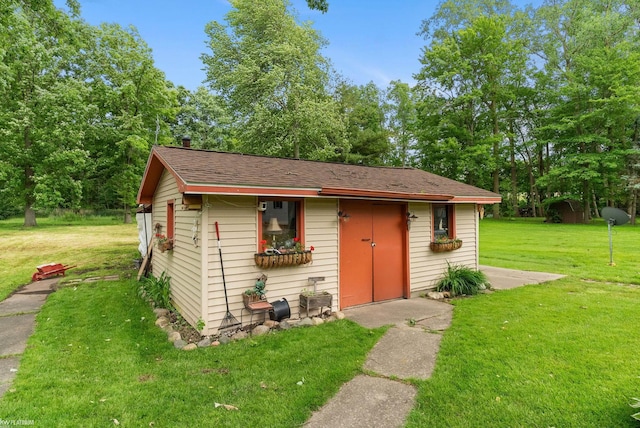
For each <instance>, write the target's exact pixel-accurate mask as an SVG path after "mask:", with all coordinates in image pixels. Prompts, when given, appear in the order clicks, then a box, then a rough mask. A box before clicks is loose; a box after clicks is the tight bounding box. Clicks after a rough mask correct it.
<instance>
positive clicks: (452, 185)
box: [138, 146, 500, 203]
mask: <svg viewBox="0 0 640 428" xmlns="http://www.w3.org/2000/svg"><path fill="white" fill-rule="evenodd" d="M163 168H166V169H168V170H169V171H170V172H171V173H172V174H173V175H174V177H175V178H176V181H177V183H178V188H179V189H180V191H181V192H183V193H212V194H215V193H222V194H224V193H227V194H253V195H273V196H277V195H281V196H287V195H289V196H294V195H298V196H323V195H326V196H343V197H349V196H351V197H355V196H358V197H371V198H393V199H406V200H414V199H415V200H433V201H438V200H440V201H442V200H451V201H456V200H459V201H466V202H480V203H495V202H499V201H500V195H497V194H495V193H493V192H489V191H487V190H483V189H480V188H477V187H474V186H470V185H467V184H464V183H460V182H458V181H455V180H450V179H448V178H444V177H440V176H438V175H435V174H431V173H429V172H426V171H422V170H419V169H415V168H392V167H369V166H361V165H350V164H343V163H328V162H319V161H308V160H300V159H283V158H273V157H266V156H256V155H246V154H238V153H224V152H214V151H208V150H194V149H187V148H182V147H170V146H156V147H154V148H153V150H152V152H151V155H150V157H149V161H148V163H147V169H146V171H145V175H144V178H143V181H142V185H141V187H140V192H139V194H138V201H139V202H146V203H148V202H150V199H151V198H152V196H153V192H154V191H155V188H156V186H157V183H158V181H159V179H160V175H161V173H162V169H163Z"/></svg>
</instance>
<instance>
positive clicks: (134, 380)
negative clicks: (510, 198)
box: [0, 219, 640, 427]
mask: <svg viewBox="0 0 640 428" xmlns="http://www.w3.org/2000/svg"><path fill="white" fill-rule="evenodd" d="M81 227H82V228H85V227H86V228H88V229H87V233H89V232H90V233H91V234H93V235H92V236H95V235H98V236H105V235H108V234H109V233H115V232H114V231H115V230H119V231H120V232H122V233H124V235H127V234H128V233H129V232H126V228H125V229H121V228H123V227H124V226H116V225H113V224H111V225H109V224H107V225H100V224H93V225H91V224H84V225H81V226H73V227H69V228H67V229H64V228H61V226H58V225H52V226H50V227H45V228H42V229H41V230H40V232H39V233H43V234H45V235H46V234H47V233H49V231H48V230H47V229H50V230H51V233H52V234H53V235H55V234H64V232H63V231H64V230H67V231H68V233H79V235H80V236H81V235H82V233H83V232H79V230H80V229H78V228H81ZM59 228H60V229H59ZM110 228H116V229H110ZM614 230H615V234H614V247H615V253H614V256H615V261H616V266H609V265H608V262H609V253H608V251H609V250H608V237H607V228H606V225H605V224H603V223H599V224H595V225H547V224H544V223H542V222H540V221H539V220H536V221H532V220H530V219H528V220H520V221H488V220H485V221H483V222H481V227H480V231H481V254H482V257H481V263H483V264H490V265H494V266H502V267H510V268H521V269H527V270H540V271H548V272H557V273H564V274H567V275H568V277H567V278H565V279H563V280H560V281H555V282H552V283H548V284H542V285H534V286H527V287H522V288H518V289H514V290H509V291H501V292H496V293H493V294H488V295H480V296H476V297H473V298H467V299H460V300H456V301H455V309H454V319H453V324H452V326H451V327H450V328H449V329H448V330H447V331H446V332H445V333H444V337H443V340H442V344H441V350H440V353H439V355H438V361H437V365H436V368H435V371H434V374H433V376H432V378H431V379H429V380H427V381H420V382H414V383H415V385H416V386H417V388H418V391H419V394H418V399H417V402H416V406H415V408H414V410H413V411H412V413H411V415H410V417H409V421H408V426H410V427H425V426H433V427H469V426H478V427H480V426H482V427H484V426H491V427H520V426H522V427H525V426H526V427H551V426H555V427H591V426H593V427H602V426H607V427H609V426H616V427H625V426H629V427H634V426H637V424H636V422H635V421H634V420H633V419H632V418H631V417H630V415H631V414H632V413H634V409H632V408H631V407H629V405H628V404H629V402H630V398H631V397H634V396H639V395H640V380H639V377H638V376H639V373H638V368H639V367H640V353H638V352H637V350H638V349H640V335H638V333H637V325H636V324H635V322H634V321H635V320H636V319H637V312H638V308H639V307H640V288H639V287H638V286H637V284H640V274H639V270H640V266H639V263H638V261H637V258H636V257H634V255H635V254H640V239H638V238H640V229H638V228H635V227H631V226H622V227H619V228H615V229H614ZM107 231H110V232H107ZM0 233H3V234H4V236H5V237H6V239H13V240H18V241H19V240H20V239H21V238H20V236H24V235H25V234H26V235H29V234H30V233H32V232H31V231H26V232H25V231H22V230H21V229H20V228H19V227H15V226H6V225H4V224H2V222H0ZM132 233H133V241H135V230H133V231H132ZM123 239H124V238H123ZM127 239H128V238H127ZM102 242H103V244H102V245H101V246H98V247H91V246H90V247H89V248H87V249H85V251H86V252H87V253H88V254H87V255H86V256H85V257H87V258H88V259H91V260H92V263H93V265H95V266H103V265H109V264H110V263H107V262H108V260H109V257H110V256H109V255H110V254H113V251H115V250H114V249H113V247H114V246H113V245H112V243H111V241H110V240H109V239H105V240H103V241H102ZM127 245H128V246H123V248H122V249H124V253H126V258H132V257H133V253H134V252H135V251H131V249H130V248H129V247H130V246H131V245H134V246H135V242H134V243H133V244H127ZM116 247H117V246H116ZM122 249H121V251H122ZM24 252H25V257H27V255H26V253H28V252H29V251H27V250H25V251H24ZM30 257H32V260H35V259H36V258H37V255H35V254H32V255H31V256H30ZM123 260H124V256H123ZM0 261H1V260H0ZM61 261H63V262H69V261H67V260H61ZM72 261H73V260H72ZM72 261H71V262H72ZM29 272H30V271H29ZM29 276H30V273H29ZM634 284H636V285H634ZM383 333H384V329H379V330H373V331H371V330H367V329H364V328H362V327H359V326H358V325H355V324H353V323H351V322H349V321H346V320H344V321H340V322H335V323H332V324H326V325H322V326H319V327H315V328H309V329H296V330H292V331H287V332H280V333H278V334H274V335H269V336H266V337H259V338H254V339H250V340H245V341H242V342H238V343H233V344H230V345H226V346H221V347H212V348H207V349H198V350H196V351H192V352H184V351H178V350H175V349H173V347H172V346H171V344H169V343H167V342H166V339H165V334H164V333H162V332H160V331H159V330H158V329H157V328H156V327H155V326H154V325H153V315H152V313H151V311H150V309H149V307H148V306H147V305H146V304H145V303H143V302H141V301H140V300H139V298H138V297H137V296H136V293H135V282H133V281H130V280H122V281H117V282H100V283H94V284H84V285H80V286H78V287H77V288H70V287H69V288H63V289H61V290H59V291H58V292H56V293H54V294H52V295H51V296H50V297H49V299H48V301H47V303H46V304H45V306H44V307H43V309H42V311H41V312H40V314H39V315H38V327H37V329H36V333H35V334H34V335H33V336H32V337H31V339H30V342H29V347H28V349H27V351H26V352H25V354H24V356H23V359H22V365H21V367H20V372H19V373H18V377H17V378H16V381H15V383H14V385H13V387H14V389H15V390H14V391H12V392H8V393H7V394H6V395H5V396H4V398H3V399H2V400H1V401H0V420H14V419H23V420H34V421H35V424H36V425H42V426H113V425H114V420H118V422H119V423H120V425H121V426H150V424H151V423H152V422H153V424H152V426H157V427H158V426H273V427H280V426H282V427H293V426H299V425H300V424H302V423H304V421H305V420H306V419H307V418H308V417H309V415H310V413H311V412H312V411H313V410H315V409H316V408H318V407H319V406H321V405H322V404H324V403H325V402H326V401H327V400H328V399H329V398H330V397H331V396H333V395H334V394H335V392H336V391H337V390H338V388H339V387H340V386H341V384H342V383H343V382H345V381H347V380H349V379H351V378H352V377H353V376H354V375H355V374H357V373H359V372H360V371H361V367H362V363H363V361H364V359H365V357H366V354H367V353H368V351H369V350H370V349H371V347H372V346H373V345H374V343H375V342H376V341H377V340H378V339H379V338H380V336H381V335H382V334H383ZM303 378H304V382H301V381H302V379H303ZM298 382H301V383H302V384H301V385H298ZM215 403H220V404H229V405H232V406H235V407H237V408H238V410H227V409H225V408H224V407H215Z"/></svg>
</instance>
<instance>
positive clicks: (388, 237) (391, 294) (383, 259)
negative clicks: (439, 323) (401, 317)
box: [340, 201, 407, 308]
mask: <svg viewBox="0 0 640 428" xmlns="http://www.w3.org/2000/svg"><path fill="white" fill-rule="evenodd" d="M340 210H341V211H342V212H345V213H347V214H348V215H349V220H348V221H347V222H344V221H341V224H340V307H341V308H347V307H349V306H355V305H362V304H365V303H371V302H379V301H383V300H389V299H396V298H400V297H403V296H404V292H405V285H406V282H407V280H406V276H407V275H406V214H405V213H406V207H405V206H404V205H403V204H393V203H376V202H368V201H341V202H340Z"/></svg>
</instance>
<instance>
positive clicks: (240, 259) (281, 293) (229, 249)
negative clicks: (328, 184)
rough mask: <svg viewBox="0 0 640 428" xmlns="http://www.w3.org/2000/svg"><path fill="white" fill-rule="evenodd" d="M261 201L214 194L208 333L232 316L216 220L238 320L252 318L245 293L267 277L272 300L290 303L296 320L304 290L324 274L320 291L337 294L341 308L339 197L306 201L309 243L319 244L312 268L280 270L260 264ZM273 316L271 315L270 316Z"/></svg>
mask: <svg viewBox="0 0 640 428" xmlns="http://www.w3.org/2000/svg"><path fill="white" fill-rule="evenodd" d="M257 203H258V201H257V198H256V197H244V196H237V197H236V196H209V206H210V208H209V213H208V217H209V225H208V228H209V233H208V242H209V245H208V252H209V256H208V258H209V266H208V270H207V277H208V287H209V291H208V293H207V296H208V300H207V305H206V306H207V313H206V318H205V320H206V325H207V328H206V332H205V334H213V333H215V332H216V331H217V329H218V327H219V326H220V324H221V322H222V320H223V318H224V317H225V315H226V306H225V301H224V289H223V280H222V272H221V267H220V256H219V254H218V247H217V240H216V235H215V226H214V224H215V222H216V221H217V222H218V223H219V227H220V238H221V248H222V260H223V265H224V273H225V279H226V284H227V292H228V299H229V309H230V312H231V313H232V315H233V316H235V317H236V318H237V319H238V321H240V320H241V315H244V322H245V323H246V322H247V321H248V316H249V314H248V313H247V312H246V311H244V314H242V309H243V308H244V305H243V303H242V293H243V292H244V291H245V290H246V289H247V288H251V287H253V285H254V284H255V281H256V279H257V278H258V277H259V276H260V275H261V274H262V273H265V274H266V275H267V276H268V280H267V299H268V300H269V301H275V300H279V299H280V298H282V297H284V298H286V299H287V301H288V303H289V306H290V309H291V315H292V317H296V316H298V314H299V308H298V304H299V297H298V295H299V294H300V291H301V290H302V289H304V288H307V289H308V288H309V287H310V284H309V282H308V280H307V278H308V277H313V276H324V277H325V279H326V280H325V281H324V282H319V283H318V290H327V291H329V292H331V293H332V294H333V295H334V302H333V304H334V308H333V309H335V308H336V307H337V290H338V230H337V226H338V224H337V217H336V207H337V202H336V200H335V199H317V200H306V201H305V202H304V210H305V212H304V223H305V224H304V226H303V227H304V230H305V232H304V233H305V245H306V246H307V248H308V247H309V246H312V245H313V246H314V247H315V249H316V250H315V251H314V253H313V262H312V263H310V264H308V265H301V266H287V267H280V268H275V269H259V268H258V267H257V266H256V265H255V262H254V254H255V253H256V251H257V248H258V211H257ZM267 316H268V315H267Z"/></svg>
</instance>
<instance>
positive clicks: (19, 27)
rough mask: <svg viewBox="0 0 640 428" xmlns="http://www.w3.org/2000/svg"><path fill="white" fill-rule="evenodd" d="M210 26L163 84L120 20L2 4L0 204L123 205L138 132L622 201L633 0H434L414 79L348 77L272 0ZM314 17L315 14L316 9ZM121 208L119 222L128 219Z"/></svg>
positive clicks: (514, 198) (630, 187) (70, 9)
mask: <svg viewBox="0 0 640 428" xmlns="http://www.w3.org/2000/svg"><path fill="white" fill-rule="evenodd" d="M308 3H309V6H310V7H314V8H318V9H320V10H322V11H323V12H327V8H328V6H329V5H328V3H327V2H326V1H313V0H310V1H309V2H308ZM231 4H232V9H231V11H230V12H229V13H228V14H227V15H226V16H225V19H224V21H223V22H215V21H214V22H211V23H209V24H207V26H206V28H205V29H204V30H205V34H206V37H207V44H208V49H207V52H205V53H203V54H202V56H201V59H202V61H203V64H204V68H205V71H206V79H205V81H204V82H203V85H202V86H201V87H198V88H196V89H195V90H188V89H186V88H184V87H181V86H177V87H176V86H175V85H174V84H173V83H171V82H169V81H168V80H167V79H166V77H165V75H164V73H162V71H160V70H158V69H157V68H156V67H155V65H154V62H153V58H152V54H151V50H150V49H149V47H148V46H147V45H146V43H145V42H144V40H142V38H141V37H140V35H139V34H138V33H137V31H136V29H135V28H134V27H128V28H123V27H121V26H119V25H116V24H101V25H99V26H91V25H89V24H87V23H86V22H84V21H83V20H82V18H81V14H80V8H79V5H78V3H77V2H76V1H75V0H68V2H67V7H66V8H65V9H64V10H62V9H57V8H56V7H55V6H54V5H53V3H52V1H51V0H37V1H35V0H30V1H27V0H10V1H9V2H4V3H3V4H2V5H1V6H0V27H1V28H2V31H1V33H0V57H2V61H0V95H2V98H3V102H2V103H1V104H0V132H2V137H3V144H2V146H3V150H2V151H0V184H1V185H0V196H1V197H2V200H3V201H4V202H5V204H3V205H4V206H3V207H1V208H0V216H3V215H4V216H7V215H13V214H16V210H20V211H22V212H23V213H24V215H25V225H35V224H36V220H35V212H36V210H41V211H45V212H46V211H47V210H51V209H54V208H60V207H62V208H71V209H80V208H94V209H104V208H119V209H122V210H123V212H124V213H125V216H127V215H130V213H131V209H132V208H133V207H134V206H135V196H136V193H137V188H138V186H139V183H140V179H141V176H142V173H143V171H144V165H145V163H146V160H147V157H148V154H149V151H150V149H151V147H152V146H153V145H154V144H179V142H180V140H181V139H182V137H183V136H185V135H189V136H190V138H191V140H192V147H195V148H206V149H214V150H223V151H236V152H243V153H256V154H265V155H273V156H284V157H296V158H306V159H317V160H328V161H336V162H349V163H357V164H364V165H393V166H404V167H417V168H421V169H425V170H428V171H431V172H434V173H437V174H440V175H443V176H446V177H449V178H453V179H456V180H460V181H463V182H466V183H469V184H472V185H475V186H479V187H482V188H486V189H489V190H493V191H495V192H496V193H500V194H501V195H502V196H503V203H502V204H501V205H500V206H498V205H496V206H495V207H494V212H493V215H494V216H496V217H498V216H501V215H509V216H518V215H544V211H545V207H546V204H548V203H549V202H550V201H553V200H557V199H558V198H572V199H578V200H580V201H581V202H582V203H583V205H584V207H585V211H586V212H587V213H588V218H587V220H588V219H589V218H590V216H591V215H596V216H597V215H598V209H599V208H601V207H603V206H619V207H623V208H625V209H627V210H628V211H629V212H630V213H632V214H634V217H635V212H636V209H637V207H636V204H637V195H638V188H640V160H639V159H640V143H639V137H640V135H639V130H638V126H639V124H640V106H639V100H640V79H639V78H640V57H639V56H640V50H639V49H638V47H639V46H638V43H639V42H640V33H639V23H640V4H638V3H637V2H636V1H631V0H546V1H545V2H544V3H543V5H541V6H540V7H538V8H533V7H526V8H519V7H516V6H515V5H513V4H511V3H510V2H509V1H508V0H457V1H453V0H443V1H441V2H440V3H439V4H438V6H437V8H436V10H435V13H434V14H433V15H432V16H431V17H428V18H426V19H425V20H424V21H423V24H422V27H421V28H420V29H419V32H420V33H419V34H420V36H421V37H423V38H424V48H423V50H422V53H421V55H420V58H419V59H420V62H421V65H422V66H421V68H420V69H419V70H416V71H415V75H414V78H415V81H416V84H415V85H414V86H410V85H409V84H407V83H404V82H400V81H393V82H391V83H390V84H389V86H388V87H387V88H380V87H378V86H376V85H375V84H373V83H369V84H366V85H354V84H352V83H351V82H349V81H348V80H347V79H345V78H343V77H342V76H340V75H339V74H338V73H336V72H335V70H333V68H332V66H331V63H330V61H329V59H328V58H325V57H324V56H323V55H322V48H323V47H324V46H325V45H326V43H327V42H326V41H325V40H324V39H323V38H322V37H321V35H320V34H319V33H318V32H317V31H316V30H314V28H313V26H312V24H311V23H307V22H300V21H299V20H298V19H297V17H296V15H295V11H293V10H292V8H291V6H290V4H289V3H288V2H287V0H263V1H260V2H256V1H253V0H233V1H231ZM328 13H331V12H330V11H328ZM125 219H126V218H125Z"/></svg>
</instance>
